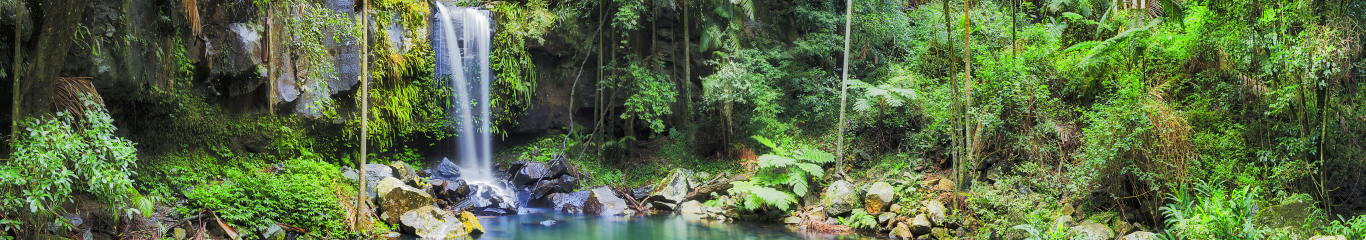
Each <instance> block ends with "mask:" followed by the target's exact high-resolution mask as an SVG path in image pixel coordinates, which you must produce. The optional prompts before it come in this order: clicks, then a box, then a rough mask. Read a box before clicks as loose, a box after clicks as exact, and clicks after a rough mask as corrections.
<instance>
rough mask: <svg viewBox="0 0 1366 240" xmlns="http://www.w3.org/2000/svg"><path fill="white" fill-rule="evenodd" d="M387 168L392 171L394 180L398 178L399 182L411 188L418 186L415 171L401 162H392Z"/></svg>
mask: <svg viewBox="0 0 1366 240" xmlns="http://www.w3.org/2000/svg"><path fill="white" fill-rule="evenodd" d="M389 167H390V168H393V169H394V178H398V180H399V181H402V182H403V183H407V184H408V185H411V186H417V185H418V184H417V180H418V177H417V169H414V168H413V166H409V165H408V163H405V162H403V161H393V162H390V163H389Z"/></svg>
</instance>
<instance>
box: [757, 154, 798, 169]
mask: <svg viewBox="0 0 1366 240" xmlns="http://www.w3.org/2000/svg"><path fill="white" fill-rule="evenodd" d="M794 163H797V160H796V159H792V158H788V157H784V156H778V155H773V154H764V155H763V156H759V166H760V167H766V168H779V167H787V166H788V165H792V164H794Z"/></svg>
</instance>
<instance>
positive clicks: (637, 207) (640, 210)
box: [612, 188, 650, 213]
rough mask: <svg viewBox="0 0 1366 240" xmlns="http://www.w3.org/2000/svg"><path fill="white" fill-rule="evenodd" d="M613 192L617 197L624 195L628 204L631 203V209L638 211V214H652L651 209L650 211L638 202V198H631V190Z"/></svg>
mask: <svg viewBox="0 0 1366 240" xmlns="http://www.w3.org/2000/svg"><path fill="white" fill-rule="evenodd" d="M612 191H615V192H617V195H622V196H624V197H626V202H629V203H631V204H630V207H631V208H634V209H635V210H636V212H638V213H646V212H650V209H649V208H645V206H642V205H640V201H636V197H635V196H631V190H630V189H627V190H625V191H623V190H621V189H617V188H612Z"/></svg>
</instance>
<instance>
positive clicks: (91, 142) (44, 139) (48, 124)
mask: <svg viewBox="0 0 1366 240" xmlns="http://www.w3.org/2000/svg"><path fill="white" fill-rule="evenodd" d="M82 101H83V102H84V103H83V104H84V105H85V106H86V108H87V109H89V110H88V111H86V112H85V114H84V117H83V118H77V117H75V116H73V115H72V114H70V113H67V112H65V111H63V112H58V113H57V114H56V117H55V118H46V119H28V120H27V121H25V122H24V124H23V125H22V126H23V128H24V131H23V132H24V135H20V136H19V137H18V139H16V142H15V143H14V145H12V146H14V148H15V152H14V154H13V155H12V156H13V159H12V160H11V161H9V162H6V163H5V164H4V165H0V190H3V194H4V195H3V196H0V202H2V203H3V204H0V214H3V215H10V214H17V213H18V212H20V211H22V212H25V213H26V214H22V215H23V216H30V217H32V218H31V219H27V220H29V221H30V222H31V223H42V222H46V218H48V217H51V216H53V215H54V214H57V213H60V212H61V211H63V210H62V208H61V205H62V204H64V203H67V202H69V201H71V198H72V196H71V195H72V194H73V193H76V192H87V193H90V194H92V195H93V196H94V197H95V198H96V199H98V200H100V201H102V202H107V203H112V204H113V205H114V206H116V207H115V208H116V209H114V210H115V211H119V212H121V211H122V210H123V208H124V207H125V206H132V207H138V206H139V205H144V204H145V202H144V201H145V200H144V199H142V198H141V194H139V193H138V192H137V191H136V190H135V189H133V180H132V179H130V178H129V176H130V175H132V174H134V172H133V168H135V167H136V166H137V156H136V155H135V154H136V152H137V149H135V148H133V146H134V143H133V142H132V141H129V140H127V139H124V138H122V137H117V136H114V131H115V130H116V129H117V128H116V127H114V125H113V119H111V118H110V117H109V113H108V111H107V110H105V109H104V107H103V106H101V105H98V104H96V103H95V102H94V101H93V100H90V98H89V97H83V98H82ZM146 213H147V214H150V212H146Z"/></svg>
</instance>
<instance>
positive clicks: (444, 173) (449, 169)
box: [432, 158, 460, 180]
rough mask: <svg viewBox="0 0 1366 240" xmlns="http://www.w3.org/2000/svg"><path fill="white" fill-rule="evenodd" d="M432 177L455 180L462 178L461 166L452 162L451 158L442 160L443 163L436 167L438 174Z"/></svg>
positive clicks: (433, 174)
mask: <svg viewBox="0 0 1366 240" xmlns="http://www.w3.org/2000/svg"><path fill="white" fill-rule="evenodd" d="M432 176H433V177H435V178H440V179H447V180H454V179H459V178H460V165H456V164H455V162H451V159H449V158H441V163H438V164H437V165H436V172H434V173H432Z"/></svg>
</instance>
